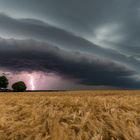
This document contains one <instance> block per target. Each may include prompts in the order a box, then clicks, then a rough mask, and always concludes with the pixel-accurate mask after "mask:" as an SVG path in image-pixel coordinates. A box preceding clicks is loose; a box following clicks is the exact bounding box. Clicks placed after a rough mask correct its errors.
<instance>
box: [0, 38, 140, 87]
mask: <svg viewBox="0 0 140 140" xmlns="http://www.w3.org/2000/svg"><path fill="white" fill-rule="evenodd" d="M0 66H1V67H4V68H7V69H9V70H11V71H17V72H21V71H43V72H53V73H57V74H59V75H60V76H63V77H66V78H73V79H74V80H76V81H78V82H79V83H82V84H85V85H107V86H108V85H109V86H116V87H133V88H138V87H139V85H140V82H139V81H137V80H136V78H134V77H135V76H136V74H137V73H136V72H135V71H133V70H131V69H130V68H128V67H125V66H123V65H121V64H119V63H115V62H112V61H109V60H106V59H104V60H103V59H100V58H99V57H94V55H93V56H92V57H91V56H90V55H89V56H87V55H85V54H82V53H79V52H70V51H65V50H63V49H60V48H58V47H55V46H53V47H52V46H51V45H50V44H47V43H43V42H38V41H34V40H16V39H2V38H1V39H0Z"/></svg>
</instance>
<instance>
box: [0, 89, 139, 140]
mask: <svg viewBox="0 0 140 140" xmlns="http://www.w3.org/2000/svg"><path fill="white" fill-rule="evenodd" d="M139 139H140V91H127V90H124V91H121V90H97V91H67V92H49V93H47V92H40V93H39V92H36V93H33V92H32V93H31V92H30V93H1V94H0V140H139Z"/></svg>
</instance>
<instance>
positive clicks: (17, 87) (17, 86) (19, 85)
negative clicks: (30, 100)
mask: <svg viewBox="0 0 140 140" xmlns="http://www.w3.org/2000/svg"><path fill="white" fill-rule="evenodd" d="M12 88H13V91H15V92H24V91H26V88H27V87H26V85H25V83H24V82H23V81H19V82H16V83H14V84H13V85H12Z"/></svg>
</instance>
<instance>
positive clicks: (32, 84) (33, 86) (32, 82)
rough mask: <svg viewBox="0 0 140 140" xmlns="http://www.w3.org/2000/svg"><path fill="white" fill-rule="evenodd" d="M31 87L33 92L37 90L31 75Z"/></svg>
mask: <svg viewBox="0 0 140 140" xmlns="http://www.w3.org/2000/svg"><path fill="white" fill-rule="evenodd" d="M30 85H31V90H35V85H34V78H33V76H32V75H30Z"/></svg>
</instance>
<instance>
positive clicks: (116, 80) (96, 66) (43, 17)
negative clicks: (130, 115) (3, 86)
mask: <svg viewBox="0 0 140 140" xmlns="http://www.w3.org/2000/svg"><path fill="white" fill-rule="evenodd" d="M139 36H140V1H139V0H123V1H122V0H105V1H103V0H94V1H92V0H86V1H85V0H70V1H68V0H59V1H56V0H42V1H39V0H30V1H28V0H24V1H22V0H0V37H1V39H0V58H1V59H0V66H1V67H5V68H7V69H9V70H11V71H43V72H54V73H58V74H59V75H61V76H62V77H68V78H73V79H74V80H77V81H78V82H79V83H82V84H85V85H107V86H117V87H134V88H137V87H140V83H139V82H140V55H139V53H140V46H139V44H140V37H139ZM9 38H11V39H9Z"/></svg>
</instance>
